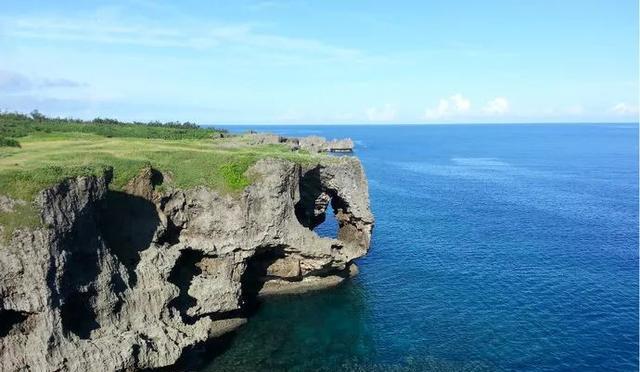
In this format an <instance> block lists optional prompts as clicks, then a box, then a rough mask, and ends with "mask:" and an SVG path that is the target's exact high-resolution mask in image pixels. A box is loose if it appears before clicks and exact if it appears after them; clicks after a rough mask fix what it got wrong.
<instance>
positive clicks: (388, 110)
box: [365, 104, 397, 121]
mask: <svg viewBox="0 0 640 372" xmlns="http://www.w3.org/2000/svg"><path fill="white" fill-rule="evenodd" d="M365 113H366V114H367V119H369V121H392V120H394V119H395V118H396V114H397V110H396V108H395V107H394V106H393V105H390V104H386V105H384V106H382V107H369V108H367V109H366V110H365Z"/></svg>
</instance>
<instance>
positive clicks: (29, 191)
mask: <svg viewBox="0 0 640 372" xmlns="http://www.w3.org/2000/svg"><path fill="white" fill-rule="evenodd" d="M3 115H6V114H1V115H0V137H3V138H5V142H6V143H9V145H6V146H0V195H5V196H8V197H11V198H14V199H21V200H24V201H27V202H32V201H33V199H34V197H35V196H36V195H37V193H38V192H39V191H41V190H43V189H44V188H46V187H50V186H53V185H55V184H57V183H59V182H61V181H63V180H64V179H67V178H70V177H75V176H80V175H102V174H103V172H104V171H105V170H106V169H107V168H112V169H113V180H112V182H111V184H110V188H111V189H113V190H119V189H121V188H122V187H123V186H125V185H126V184H127V182H129V180H131V179H132V178H133V177H135V176H136V175H137V174H138V173H139V172H140V170H141V169H142V168H144V167H146V166H152V167H153V168H155V169H157V170H159V171H161V172H162V173H163V174H165V175H166V177H165V182H164V183H163V185H162V186H161V187H163V188H167V187H177V188H185V189H186V188H191V187H195V186H206V187H209V188H211V189H214V190H217V191H220V192H222V193H227V194H232V195H237V194H239V193H240V192H241V191H242V190H243V189H244V188H245V187H246V186H247V185H249V184H250V183H251V180H250V179H249V178H248V177H247V176H246V175H245V172H246V170H247V169H248V168H249V167H250V166H251V165H253V164H254V163H255V162H256V161H258V160H259V159H262V158H267V157H274V158H284V159H289V160H291V161H294V162H298V163H308V162H313V161H314V160H317V158H318V157H321V156H324V155H310V154H307V153H302V152H292V151H291V150H290V149H289V148H288V147H287V146H285V145H279V144H278V145H259V146H253V145H249V144H248V143H247V141H246V139H245V138H243V137H242V136H233V137H226V138H219V137H220V134H219V133H220V132H219V131H217V130H210V129H202V128H184V129H179V128H174V127H163V126H157V125H156V126H146V125H144V124H121V123H120V124H91V123H90V122H89V123H76V122H65V121H64V120H62V119H55V120H56V121H55V122H49V123H47V122H37V121H35V120H30V121H27V122H23V123H20V122H16V120H4V121H3ZM12 115H14V114H12ZM5 119H6V117H5ZM21 125H23V126H24V127H22V126H21ZM74 128H76V130H73V129H74ZM105 133H108V134H105ZM12 136H15V137H12ZM14 141H15V142H19V143H18V144H15V143H14ZM28 205H31V203H29V204H28ZM23 209H24V210H23ZM34 221H36V219H35V218H34V216H33V213H30V212H29V210H28V208H27V209H25V208H21V209H20V210H16V211H14V212H9V213H8V212H0V225H2V226H5V227H6V228H7V229H5V230H13V229H14V228H16V227H18V226H21V225H32V224H33V223H34ZM6 232H7V231H5V234H6Z"/></svg>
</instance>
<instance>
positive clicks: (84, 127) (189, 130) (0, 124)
mask: <svg viewBox="0 0 640 372" xmlns="http://www.w3.org/2000/svg"><path fill="white" fill-rule="evenodd" d="M53 132H57V133H69V132H73V133H89V134H96V135H99V136H104V137H108V138H117V137H128V138H157V139H167V140H169V139H175V140H177V139H204V138H212V137H214V136H218V137H219V136H220V133H223V132H226V131H225V130H220V129H213V128H201V127H199V126H198V125H196V124H194V123H190V122H185V123H180V122H166V123H162V122H158V121H153V122H147V123H142V122H121V121H118V120H115V119H101V118H97V119H93V120H91V121H84V120H79V119H69V118H65V119H62V118H49V117H46V116H44V115H43V114H41V113H39V112H38V111H33V112H32V113H31V114H30V115H25V114H20V113H9V112H0V146H3V145H2V144H1V143H3V141H2V140H4V139H5V138H13V139H16V138H20V137H25V136H28V135H32V134H38V133H53ZM4 146H7V145H4Z"/></svg>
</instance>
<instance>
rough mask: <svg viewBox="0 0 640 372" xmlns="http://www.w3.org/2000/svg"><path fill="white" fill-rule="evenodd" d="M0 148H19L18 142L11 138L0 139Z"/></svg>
mask: <svg viewBox="0 0 640 372" xmlns="http://www.w3.org/2000/svg"><path fill="white" fill-rule="evenodd" d="M0 147H20V142H18V141H16V140H14V139H13V138H5V137H0Z"/></svg>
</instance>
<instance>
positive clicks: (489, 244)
mask: <svg viewBox="0 0 640 372" xmlns="http://www.w3.org/2000/svg"><path fill="white" fill-rule="evenodd" d="M228 128H229V129H230V130H232V131H244V130H248V129H255V130H258V131H269V132H272V133H278V134H283V135H291V136H303V135H321V136H325V137H328V138H339V137H351V138H352V139H353V140H354V141H355V143H356V152H355V155H357V156H358V157H359V158H360V159H361V161H362V163H363V165H364V168H365V171H366V174H367V177H368V180H369V189H370V196H371V203H372V209H373V212H374V215H375V218H376V226H375V229H374V232H373V241H372V245H371V250H370V252H369V255H368V256H366V257H364V258H362V259H360V260H358V262H357V263H358V265H359V266H360V275H359V276H357V277H356V278H354V279H352V280H350V281H348V282H346V283H344V284H343V285H341V286H339V287H338V288H335V289H331V290H326V291H322V292H317V293H310V294H305V295H301V296H287V297H281V298H274V299H270V300H268V301H266V302H265V303H264V304H263V305H262V306H261V307H260V308H259V309H258V311H257V313H256V314H255V316H253V317H252V318H251V319H250V320H249V323H248V324H247V325H246V326H244V327H243V328H241V329H240V330H239V331H238V332H237V333H236V334H234V335H232V336H230V337H229V339H228V342H227V344H226V345H225V352H224V353H222V354H221V355H218V356H216V357H215V358H213V359H212V360H211V361H210V362H209V364H208V365H207V366H206V367H205V370H206V371H426V370H437V371H516V370H528V371H532V370H537V371H569V370H576V371H605V370H608V371H637V370H638V350H639V345H638V291H639V288H638V125H633V124H608V125H605V124H600V125H596V124H580V125H560V124H558V125H552V124H548V125H547V124H545V125H542V124H540V125H431V126H412V125H400V126H253V127H252V126H242V127H240V126H231V127H228ZM319 229H321V233H322V234H328V235H330V234H331V233H332V232H334V231H335V229H336V226H335V221H333V219H331V218H328V222H327V223H326V225H323V226H321V227H319Z"/></svg>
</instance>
